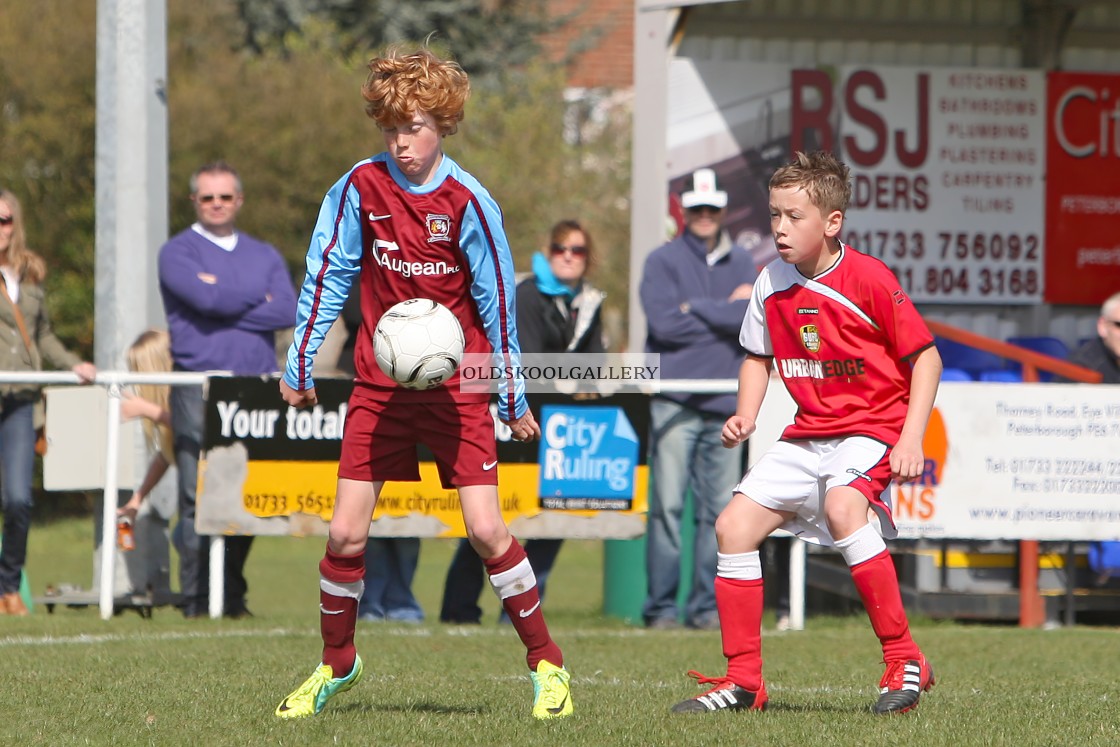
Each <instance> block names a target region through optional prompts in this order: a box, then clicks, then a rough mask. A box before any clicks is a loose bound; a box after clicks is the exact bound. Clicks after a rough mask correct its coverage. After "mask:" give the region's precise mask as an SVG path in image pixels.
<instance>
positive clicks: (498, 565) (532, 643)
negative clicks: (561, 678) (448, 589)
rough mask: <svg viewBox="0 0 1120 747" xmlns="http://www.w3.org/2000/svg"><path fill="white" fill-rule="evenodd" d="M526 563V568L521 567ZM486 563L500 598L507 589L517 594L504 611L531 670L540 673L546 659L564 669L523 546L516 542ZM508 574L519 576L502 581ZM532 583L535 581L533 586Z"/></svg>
mask: <svg viewBox="0 0 1120 747" xmlns="http://www.w3.org/2000/svg"><path fill="white" fill-rule="evenodd" d="M523 561H524V564H525V565H524V566H522V565H521V564H522V562H523ZM483 562H484V563H485V564H486V573H487V575H489V576H490V583H491V585H493V587H494V590H495V591H496V592H497V593H498V596H499V597H501V595H502V590H503V589H506V590H507V593H509V592H510V591H515V592H516V593H513V594H511V595H509V596H507V597H505V598H504V599H502V608H503V609H504V610H505V611H506V614H507V615H509V619H510V622H512V623H513V629H514V630H516V631H517V635H518V636H519V637H520V638H521V642H522V643H524V644H525V649H526V652H527V653H526V655H525V661H526V662H527V663H528V664H529V669H531V670H532V671H534V672H535V671H537V664H539V663H540V662H541V660H542V659H543V660H546V661H548V662H549V663H550V664H553V665H555V666H558V667H562V666H564V655H563V654H562V653H561V652H560V647H559V646H557V645H556V642H555V641H553V640H552V636H551V635H549V633H548V625H547V624H546V623H545V621H544V613H543V612H541V597H540V593H539V592H538V591H537V582H536V577H535V576H532V575H531V573H532V569H531V568H529V559H528V557H526V555H525V549H524V548H523V547H521V543H520V542H518V541H517V538H514V539H513V542H512V543H511V544H510V546H509V549H508V550H506V551H505V552H504V553H502V554H501V555H499V556H498V557H496V558H490V559H489V560H484V561H483ZM515 569H516V570H515ZM507 571H515V572H514V573H511V574H507V576H505V577H502V578H498V577H499V576H500V575H501V574H504V573H506V572H507ZM496 578H497V581H495V579H496ZM528 579H531V583H529V582H528Z"/></svg>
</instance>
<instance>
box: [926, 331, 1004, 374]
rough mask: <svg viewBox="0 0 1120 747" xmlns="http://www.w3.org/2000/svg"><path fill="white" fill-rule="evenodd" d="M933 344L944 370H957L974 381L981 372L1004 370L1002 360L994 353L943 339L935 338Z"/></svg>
mask: <svg viewBox="0 0 1120 747" xmlns="http://www.w3.org/2000/svg"><path fill="white" fill-rule="evenodd" d="M934 343H935V344H936V345H937V352H938V353H940V354H941V362H942V364H943V365H944V366H945V368H959V369H961V370H963V371H966V372H968V374H969V375H970V376H971V377H972V378H974V379H976V378H979V376H980V372H981V371H1000V370H1003V369H1004V368H1006V367H1005V366H1004V361H1003V358H1002V357H1000V356H998V355H996V354H995V353H989V352H987V351H986V350H980V349H979V348H974V347H972V346H970V345H962V344H961V343H959V342H953V341H952V340H946V339H945V338H944V337H938V338H936V339H935V340H934Z"/></svg>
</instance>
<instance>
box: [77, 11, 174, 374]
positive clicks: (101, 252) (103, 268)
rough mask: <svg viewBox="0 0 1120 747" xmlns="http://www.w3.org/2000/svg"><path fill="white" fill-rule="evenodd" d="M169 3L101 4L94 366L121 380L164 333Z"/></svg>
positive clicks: (98, 30)
mask: <svg viewBox="0 0 1120 747" xmlns="http://www.w3.org/2000/svg"><path fill="white" fill-rule="evenodd" d="M166 16H167V10H166V0H97V55H96V72H97V86H96V88H97V104H96V108H97V112H96V115H97V127H96V137H95V144H94V157H95V161H96V164H95V169H96V175H97V179H96V194H95V196H94V202H95V209H96V236H95V241H94V245H95V254H96V264H95V279H94V281H95V282H94V309H95V312H94V363H96V364H97V367H98V368H101V369H105V370H111V369H113V368H115V367H116V366H117V365H118V364H119V362H120V361H121V359H122V355H123V353H124V351H125V349H126V348H127V347H128V344H129V343H130V342H131V341H132V340H133V339H134V338H135V337H136V335H137V334H139V333H140V332H141V331H143V330H144V329H145V328H147V327H151V326H155V325H158V324H160V323H162V320H163V311H162V307H161V305H160V299H159V291H158V288H159V284H158V283H157V282H156V262H155V256H156V249H157V248H158V247H159V245H160V244H162V243H163V242H164V241H165V240H166V239H167V231H168V209H167V96H166V92H165V86H166V83H165V81H166V78H167V52H166V48H167V18H166Z"/></svg>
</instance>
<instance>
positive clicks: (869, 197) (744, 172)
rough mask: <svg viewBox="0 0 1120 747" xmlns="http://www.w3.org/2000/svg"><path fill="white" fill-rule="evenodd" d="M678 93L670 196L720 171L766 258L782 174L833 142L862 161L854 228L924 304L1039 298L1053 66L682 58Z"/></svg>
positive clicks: (735, 213)
mask: <svg viewBox="0 0 1120 747" xmlns="http://www.w3.org/2000/svg"><path fill="white" fill-rule="evenodd" d="M669 101H670V106H669V111H668V133H667V143H668V152H669V173H670V191H671V192H674V193H676V192H680V191H681V190H682V189H684V188H685V186H686V184H687V178H688V176H689V175H690V174H691V173H692V171H693V170H695V169H697V168H700V167H703V166H706V167H710V168H713V169H714V170H715V171H716V174H717V177H718V179H719V183H720V187H721V189H724V190H726V191H727V192H728V195H729V202H728V206H727V215H726V221H725V225H726V227H727V228H728V230H729V231H730V232H731V235H732V237H733V238H734V239H735V240H736V241H737V242H738V243H739V244H741V245H743V246H745V247H746V248H747V249H748V250H750V251H751V253H752V254H753V256H754V258H755V260H756V261H757V262H758V263H760V264H764V263H766V262H768V261H770V260H771V259H773V258H775V257H776V256H777V254H776V252H775V250H774V246H773V239H772V238H771V236H770V224H769V209H768V202H767V200H768V193H767V187H768V183H769V179H770V176H771V174H772V173H773V172H774V169H776V168H777V167H778V166H780V165H781V164H783V163H785V162H787V161H788V160H789V158H790V154H791V153H792V151H795V150H804V151H812V150H818V149H823V150H829V151H833V152H835V153H837V154H838V155H839V156H840V157H841V158H842V159H843V160H844V161H845V162H846V163H847V164H848V166H849V167H850V168H851V173H852V188H853V189H852V203H851V207H850V209H849V210H848V212H847V214H846V216H845V220H844V229H843V232H842V238H843V239H844V240H845V241H847V242H848V243H849V244H851V245H852V246H854V247H855V248H856V249H858V250H859V251H861V252H864V253H866V254H870V255H872V256H874V257H877V258H879V259H882V260H883V261H884V262H886V263H887V265H889V266H890V268H891V269H892V270H893V271H894V273H895V274H896V275H897V276H898V279H899V281H900V283H901V284H902V287H903V289H904V290H906V292H907V293H908V294H909V295H910V296H911V298H912V299H913V300H914V301H916V302H931V303H985V304H1008V303H1013V304H1028V303H1031V304H1033V303H1038V302H1040V301H1041V299H1042V292H1043V286H1044V278H1043V267H1044V263H1043V254H1044V252H1043V249H1044V246H1043V244H1044V227H1045V222H1044V221H1045V209H1044V207H1045V188H1046V185H1045V180H1044V174H1045V168H1046V122H1047V118H1046V107H1047V104H1046V78H1045V76H1044V74H1043V73H1042V72H1040V71H1037V70H985V69H976V68H937V67H929V68H924V67H923V68H907V67H891V66H885V65H884V66H881V67H880V66H841V67H838V68H832V67H829V68H824V67H821V68H797V67H793V66H789V65H778V64H759V63H746V62H696V61H692V60H687V59H676V60H674V61H673V64H672V65H671V67H670V79H669Z"/></svg>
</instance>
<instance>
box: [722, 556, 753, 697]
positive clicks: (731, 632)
mask: <svg viewBox="0 0 1120 747" xmlns="http://www.w3.org/2000/svg"><path fill="white" fill-rule="evenodd" d="M762 601H763V600H762V579H761V578H756V579H751V580H750V581H744V580H742V579H737V578H724V577H723V576H716V609H718V610H719V628H720V633H721V634H722V635H723V655H724V656H726V657H727V676H728V678H730V680H731V681H732V682H734V683H735V684H736V685H738V686H739V687H741V688H743V689H744V690H749V691H751V692H752V693H753V692H758V690H759V688H761V687H762Z"/></svg>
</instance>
